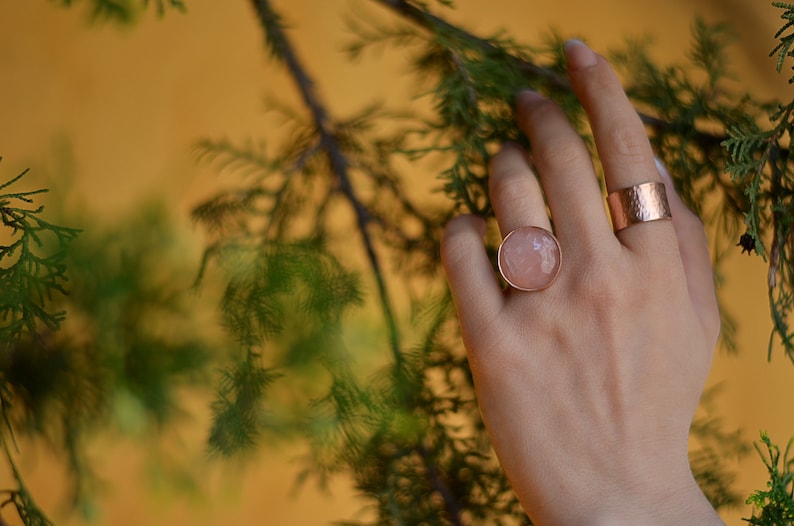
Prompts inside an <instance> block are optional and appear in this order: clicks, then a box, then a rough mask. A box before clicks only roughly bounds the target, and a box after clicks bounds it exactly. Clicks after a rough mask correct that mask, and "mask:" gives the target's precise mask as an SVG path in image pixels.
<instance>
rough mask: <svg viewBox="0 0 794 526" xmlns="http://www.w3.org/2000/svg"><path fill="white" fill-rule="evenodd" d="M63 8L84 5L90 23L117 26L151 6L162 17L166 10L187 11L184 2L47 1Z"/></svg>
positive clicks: (145, 0) (153, 0) (138, 0)
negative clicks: (104, 23) (116, 24)
mask: <svg viewBox="0 0 794 526" xmlns="http://www.w3.org/2000/svg"><path fill="white" fill-rule="evenodd" d="M49 1H50V2H54V3H56V4H59V5H61V6H63V7H72V6H74V5H85V6H86V7H85V9H86V10H87V12H88V16H89V20H91V21H92V22H103V21H110V22H115V23H119V24H130V23H132V22H134V21H135V20H136V17H137V15H138V14H139V13H141V12H142V11H144V10H146V9H148V8H149V7H151V6H152V5H153V6H154V7H155V8H156V9H157V12H158V14H159V15H160V16H163V15H164V14H165V12H166V11H167V10H168V9H173V10H177V11H181V12H183V13H184V12H186V11H187V5H186V4H185V2H184V0H49Z"/></svg>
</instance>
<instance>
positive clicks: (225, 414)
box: [207, 353, 279, 457]
mask: <svg viewBox="0 0 794 526" xmlns="http://www.w3.org/2000/svg"><path fill="white" fill-rule="evenodd" d="M278 377H279V374H278V373H276V372H274V371H272V370H268V369H265V368H263V367H261V366H260V365H259V364H258V360H257V356H255V355H253V354H251V353H249V354H248V355H247V356H246V358H245V359H244V360H241V361H240V362H238V363H236V364H234V365H233V366H230V367H227V368H226V369H224V370H223V372H222V376H221V380H220V384H219V387H218V392H217V395H216V398H215V401H214V402H213V403H212V413H213V417H212V418H213V421H212V428H211V429H210V434H209V438H208V439H207V445H208V447H209V450H210V452H211V453H213V454H217V455H221V456H224V457H230V456H233V455H237V454H241V453H245V452H246V451H250V450H251V449H252V448H253V447H255V446H256V445H257V441H258V439H259V436H260V434H261V432H262V430H263V426H264V416H263V415H264V411H265V409H264V402H265V396H266V394H267V389H268V387H269V386H270V385H271V384H272V383H273V382H274V381H275V380H276V379H277V378H278Z"/></svg>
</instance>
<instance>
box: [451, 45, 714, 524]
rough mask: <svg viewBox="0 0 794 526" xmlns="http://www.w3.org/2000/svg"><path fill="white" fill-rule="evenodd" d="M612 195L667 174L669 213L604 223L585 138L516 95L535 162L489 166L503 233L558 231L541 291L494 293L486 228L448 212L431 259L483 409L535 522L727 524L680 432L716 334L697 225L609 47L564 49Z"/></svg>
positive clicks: (506, 159)
mask: <svg viewBox="0 0 794 526" xmlns="http://www.w3.org/2000/svg"><path fill="white" fill-rule="evenodd" d="M566 54H567V58H568V74H569V77H570V80H571V84H572V86H573V89H574V91H575V92H576V94H577V96H578V97H579V99H580V101H581V103H582V105H583V106H584V109H585V111H586V113H587V116H588V118H589V121H590V125H591V127H592V130H593V135H594V137H595V141H596V146H597V148H598V154H599V157H600V159H601V162H602V164H603V167H604V172H605V177H606V184H607V190H608V192H612V191H614V190H618V189H621V188H626V187H629V186H633V185H637V184H640V183H645V182H650V181H663V182H664V184H665V186H666V190H667V194H668V199H669V201H670V208H671V211H672V216H673V218H672V221H670V220H660V221H652V222H646V223H639V224H635V225H632V226H629V227H628V228H626V229H624V230H621V231H619V232H618V233H617V234H615V233H614V232H613V230H612V227H611V226H610V222H609V220H608V218H607V215H606V214H605V209H604V201H603V196H602V193H601V190H600V187H599V184H598V181H597V178H596V174H595V171H594V169H593V165H592V161H591V158H590V155H589V152H588V150H587V148H586V146H585V144H584V143H583V141H582V140H581V139H580V138H579V136H578V135H577V134H576V132H575V131H574V129H573V127H572V126H571V125H570V124H569V122H568V121H567V119H566V118H565V116H564V114H563V113H562V111H561V110H560V109H559V107H557V106H556V105H555V104H554V103H553V102H551V101H549V100H547V99H545V98H543V97H541V96H540V95H538V94H536V93H533V92H523V93H521V94H520V95H519V97H518V100H517V119H518V124H519V126H520V127H521V129H522V130H523V131H524V133H526V135H527V136H528V137H529V139H530V142H531V144H532V165H533V166H534V168H535V170H536V172H533V170H532V169H531V168H530V162H529V158H528V156H527V154H526V153H525V152H523V151H522V150H521V149H520V148H519V147H518V146H515V145H507V146H505V147H504V148H503V149H502V150H501V151H500V152H499V153H498V154H497V155H496V156H494V158H493V160H492V164H491V168H490V174H491V183H490V196H491V202H492V204H493V207H494V210H495V212H496V219H497V222H498V225H499V229H500V231H501V232H502V235H503V236H504V235H506V234H507V233H509V232H510V231H512V230H514V229H515V228H517V227H520V226H526V225H533V226H539V227H543V228H545V229H548V230H551V225H550V220H549V217H548V215H547V213H546V206H545V204H544V198H543V196H544V194H545V197H546V199H547V201H548V206H549V210H550V212H551V216H552V218H553V220H554V231H555V235H556V236H557V238H558V239H559V243H560V246H561V251H562V268H561V271H560V274H559V276H558V278H557V280H556V281H555V282H554V283H553V284H552V285H551V286H550V287H549V288H547V289H544V290H541V291H535V292H522V291H518V290H515V289H512V288H507V290H503V288H502V286H501V285H500V283H499V281H498V280H497V279H496V277H495V274H494V272H493V268H492V266H491V265H490V263H489V260H488V257H487V255H486V252H485V250H484V247H483V241H482V236H483V234H484V232H485V224H484V222H483V221H482V220H480V219H477V218H474V217H470V216H462V217H459V218H456V219H454V220H453V221H451V222H450V224H449V225H448V226H447V229H446V232H445V235H444V239H443V243H442V260H443V264H444V268H445V271H446V273H447V277H448V279H449V283H450V287H451V289H452V293H453V295H454V297H455V302H456V305H457V309H458V315H459V318H460V323H461V328H462V333H463V339H464V343H465V345H466V349H467V351H468V357H469V363H470V366H471V370H472V373H473V375H474V381H475V387H476V390H477V396H478V401H479V404H480V409H481V412H482V415H483V418H484V420H485V424H486V426H487V428H488V430H489V433H490V436H491V439H492V441H493V445H494V448H495V450H496V453H497V455H498V457H499V459H500V462H501V464H502V466H503V468H504V469H505V472H506V473H507V476H508V478H509V479H510V481H511V484H512V485H513V488H514V490H515V492H516V494H517V495H518V498H519V499H520V501H521V503H522V504H523V506H524V507H525V509H526V511H527V513H528V514H529V516H530V517H531V518H532V520H533V521H534V523H535V524H538V525H558V524H559V525H566V526H573V525H578V524H588V525H590V524H594V525H598V524H605V525H606V524H609V525H613V526H614V525H622V524H631V525H634V526H636V525H642V524H665V525H667V524H698V525H708V524H721V521H720V519H719V517H718V516H717V514H716V512H715V511H714V509H713V508H712V507H711V506H710V505H709V503H708V501H707V500H706V499H705V497H704V496H703V494H702V492H701V491H700V489H699V488H698V487H697V485H696V483H695V481H694V478H693V476H692V473H691V470H690V467H689V462H688V456H687V441H688V433H689V426H690V424H691V421H692V418H693V416H694V413H695V410H696V408H697V404H698V401H699V398H700V394H701V392H702V389H703V386H704V383H705V381H706V376H707V374H708V371H709V368H710V365H711V359H712V355H713V350H714V347H715V344H716V340H717V337H718V333H719V324H720V322H719V313H718V311H717V304H716V300H715V296H714V286H713V277H712V271H711V264H710V258H709V254H708V251H707V244H706V237H705V234H704V231H703V225H702V223H701V222H700V221H699V219H698V218H697V217H696V216H695V215H694V214H692V212H690V211H689V210H688V209H687V208H686V206H685V205H684V204H683V203H682V201H681V200H680V198H678V196H677V195H676V194H675V190H674V188H673V186H672V184H671V181H670V179H669V176H667V177H665V176H664V175H663V173H662V172H661V171H660V170H659V169H657V166H656V164H655V162H654V156H653V153H652V151H651V147H650V144H649V142H648V140H647V137H646V134H645V129H644V127H643V125H642V123H641V122H640V120H639V118H638V116H637V114H636V112H635V111H634V109H633V107H632V106H631V104H630V103H629V101H628V99H627V98H626V96H625V94H624V92H623V89H622V87H621V85H620V81H619V79H618V78H617V76H616V75H615V73H614V72H613V70H612V69H611V68H610V66H609V64H608V63H607V62H606V60H604V59H603V58H602V57H600V56H598V55H596V54H595V53H593V52H592V51H591V50H590V49H589V48H588V47H586V46H585V45H584V44H582V43H581V42H578V41H571V42H569V43H568V44H567V45H566Z"/></svg>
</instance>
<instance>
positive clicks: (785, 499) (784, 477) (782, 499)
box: [744, 433, 794, 526]
mask: <svg viewBox="0 0 794 526" xmlns="http://www.w3.org/2000/svg"><path fill="white" fill-rule="evenodd" d="M761 443H762V444H763V445H764V447H765V448H766V451H763V450H762V449H761V447H760V446H759V445H758V444H756V446H755V448H756V450H757V451H758V454H759V455H761V458H762V459H763V461H764V464H765V465H766V469H767V471H768V472H769V482H767V489H766V490H757V491H755V492H754V493H753V494H752V495H751V496H750V497H749V498H748V499H747V504H751V505H752V506H753V516H752V517H751V518H749V519H744V520H745V521H747V522H748V523H750V524H753V525H756V526H791V525H792V524H794V469H793V468H794V458H792V457H791V455H790V454H791V447H792V444H794V439H792V440H790V441H789V443H788V445H787V446H786V449H785V451H784V452H783V454H782V456H781V453H780V447H778V446H777V445H776V444H773V443H772V440H771V439H770V438H769V435H767V434H766V433H761Z"/></svg>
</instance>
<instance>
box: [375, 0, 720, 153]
mask: <svg viewBox="0 0 794 526" xmlns="http://www.w3.org/2000/svg"><path fill="white" fill-rule="evenodd" d="M372 1H374V2H375V3H377V4H380V5H382V6H385V7H387V8H389V9H390V10H392V11H394V12H395V13H397V14H399V15H400V16H402V17H403V18H405V19H406V20H409V21H411V22H413V23H415V24H416V25H418V26H419V27H421V28H423V29H425V30H427V31H429V32H431V33H444V34H448V35H452V36H454V37H455V38H456V39H458V40H460V41H462V42H466V43H468V44H470V45H472V46H474V47H476V48H479V49H480V50H482V51H483V52H485V53H490V54H496V55H501V56H502V57H504V58H505V59H506V60H507V61H508V62H509V63H510V65H511V66H512V67H514V68H516V69H517V70H519V71H523V72H525V73H526V74H527V75H529V76H530V77H534V78H536V79H539V80H542V81H543V83H544V84H545V86H546V87H547V88H548V89H550V90H560V91H564V92H566V93H571V92H572V91H573V89H572V88H571V83H570V82H569V81H568V78H567V77H565V76H564V75H561V74H559V73H557V72H555V71H552V70H551V69H549V68H544V67H543V66H539V65H537V64H534V63H532V62H529V61H527V60H524V59H523V58H521V57H517V56H516V55H513V54H511V53H509V52H508V51H505V50H504V49H502V48H500V47H498V46H496V45H494V44H493V43H492V42H490V41H489V40H487V39H484V38H481V37H479V36H477V35H474V34H473V33H470V32H468V31H466V30H465V29H462V28H460V27H458V26H456V25H453V24H451V23H449V22H447V21H446V20H444V19H442V18H440V17H438V16H436V15H434V14H432V13H430V12H428V11H425V10H424V9H421V8H419V7H417V6H415V5H414V4H412V3H411V2H409V1H407V0H372ZM637 115H639V117H640V119H641V120H642V122H643V123H644V124H645V125H646V126H648V127H650V128H652V129H653V130H655V131H656V132H658V133H666V132H669V131H671V130H672V129H673V128H674V125H673V124H672V123H670V122H668V121H665V120H664V119H660V118H658V117H654V116H653V115H649V114H647V113H644V112H641V111H637ZM695 138H696V140H697V141H698V142H699V143H700V144H701V145H702V147H703V148H704V149H705V150H707V149H708V148H709V147H711V146H714V145H715V144H716V145H719V144H721V143H722V141H724V140H726V139H727V138H728V137H727V136H725V135H723V134H712V133H709V132H704V131H700V130H696V136H695Z"/></svg>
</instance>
